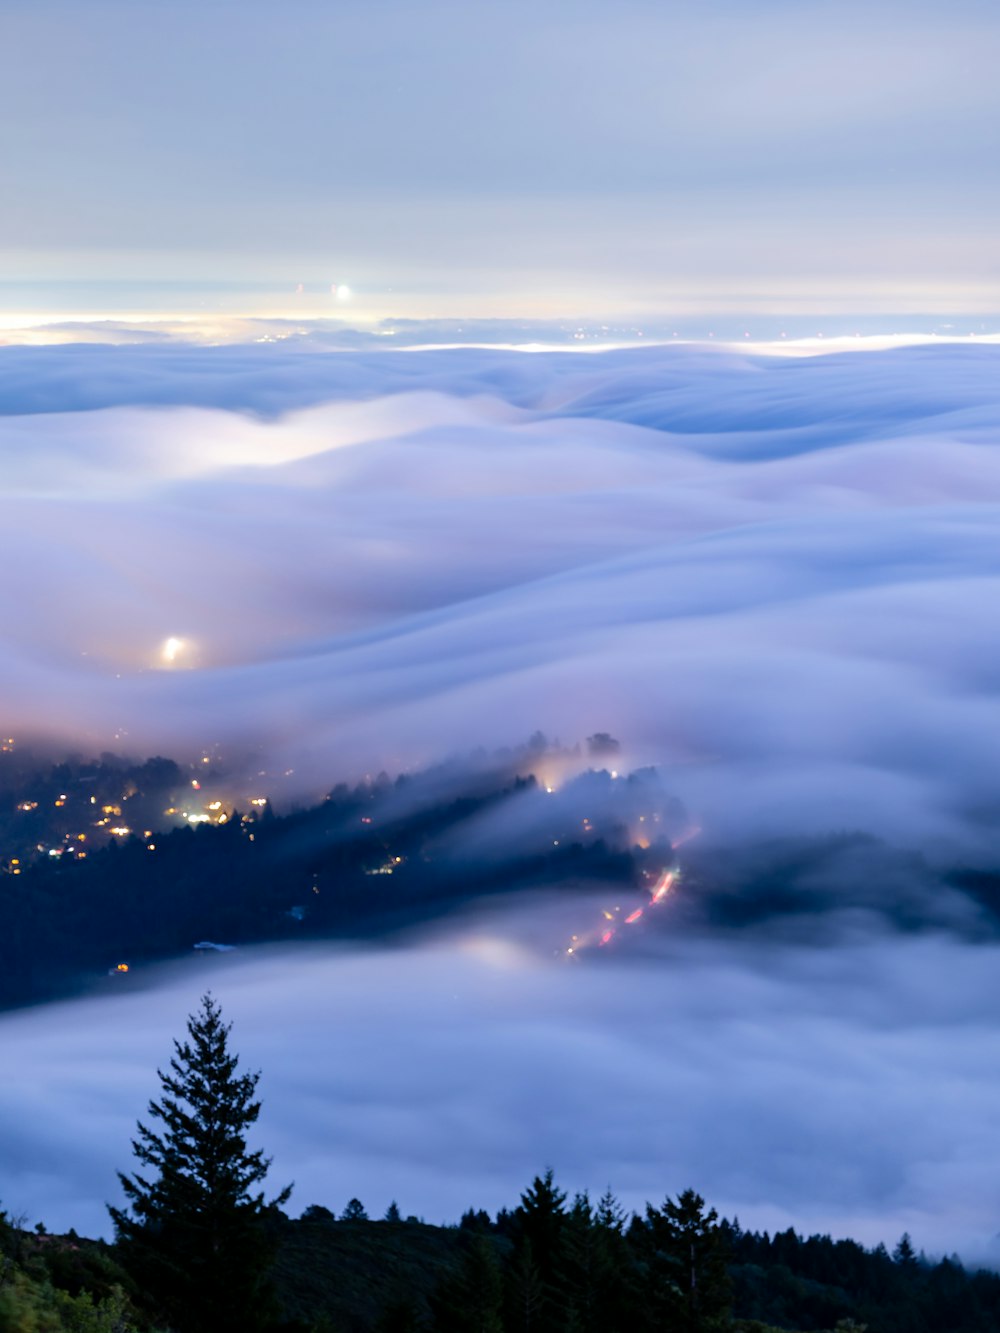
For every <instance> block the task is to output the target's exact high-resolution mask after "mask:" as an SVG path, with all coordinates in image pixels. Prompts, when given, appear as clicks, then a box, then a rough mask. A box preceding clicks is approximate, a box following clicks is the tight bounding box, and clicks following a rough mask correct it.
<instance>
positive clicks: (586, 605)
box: [0, 338, 1000, 1257]
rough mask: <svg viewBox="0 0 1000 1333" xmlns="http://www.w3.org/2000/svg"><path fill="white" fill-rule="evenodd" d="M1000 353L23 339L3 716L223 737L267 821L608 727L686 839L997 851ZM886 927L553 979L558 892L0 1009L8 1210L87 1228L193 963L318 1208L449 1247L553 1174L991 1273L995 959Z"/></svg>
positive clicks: (1, 357) (973, 948)
mask: <svg viewBox="0 0 1000 1333" xmlns="http://www.w3.org/2000/svg"><path fill="white" fill-rule="evenodd" d="M998 370H1000V348H997V347H993V346H974V345H965V346H962V345H941V346H924V347H898V348H895V349H888V350H882V351H871V352H863V351H857V352H843V353H838V354H835V355H829V356H823V357H819V356H817V357H800V358H780V357H773V356H766V355H761V354H751V353H749V352H743V351H735V350H727V349H724V348H705V347H695V346H687V347H679V346H675V347H649V348H643V349H625V350H617V351H613V350H612V351H605V352H601V353H596V354H591V355H575V354H572V353H566V352H563V353H557V352H538V353H526V352H516V351H511V350H504V349H497V348H477V347H464V348H451V349H437V350H423V351H398V352H388V351H377V350H360V351H345V350H341V351H338V352H335V353H331V352H330V351H329V350H327V349H324V347H323V346H322V344H321V343H320V344H317V343H315V342H311V341H310V340H309V339H308V338H306V339H303V340H299V341H296V340H294V339H292V340H289V341H288V342H287V343H284V342H283V343H278V344H270V343H269V344H264V345H260V346H250V347H246V346H224V347H192V346H187V347H186V346H156V345H147V346H125V347H102V346H88V347H74V346H68V347H43V348H30V347H8V348H0V414H2V415H0V510H2V522H0V615H2V619H3V626H4V634H3V638H2V642H0V699H2V701H3V711H4V717H3V719H0V722H2V727H3V729H4V730H3V734H4V735H5V736H7V735H13V736H15V737H16V740H17V744H18V745H20V744H21V743H22V742H28V741H31V740H32V739H33V738H34V739H37V738H40V737H45V738H48V739H49V740H50V741H51V742H52V743H53V744H54V745H55V746H56V747H62V748H67V747H73V748H76V749H78V750H80V751H83V752H90V753H94V752H97V751H99V750H103V749H111V750H117V751H123V750H127V751H128V752H130V753H132V754H135V755H138V756H144V755H146V754H149V753H155V752H161V753H167V754H169V755H171V756H173V757H175V758H178V759H183V758H185V757H188V756H189V755H190V754H197V753H199V752H200V751H201V749H202V748H203V747H206V746H215V747H218V749H219V752H220V753H222V754H223V755H228V756H230V757H231V758H232V760H233V762H235V761H236V757H238V756H239V755H245V756H248V757H249V758H248V762H250V764H251V771H252V772H253V773H254V776H255V785H257V786H261V785H263V786H266V787H267V790H268V794H270V795H271V796H272V797H273V798H275V799H276V801H277V802H278V803H279V804H280V803H281V802H283V801H284V802H286V803H287V802H290V801H293V800H301V799H306V798H307V797H311V796H315V795H317V794H319V793H321V792H322V791H324V790H326V789H328V788H329V787H330V786H331V785H332V784H333V782H335V781H337V780H340V779H345V780H348V781H350V780H355V779H357V778H359V777H361V776H363V775H364V774H365V773H375V772H377V771H378V770H380V769H385V770H387V771H388V772H389V773H398V772H401V771H405V770H408V769H412V768H416V767H419V766H422V765H426V764H431V763H434V762H436V761H438V760H440V759H442V758H444V757H448V756H454V755H456V754H461V753H463V752H466V751H468V750H470V749H472V748H473V747H477V746H482V747H486V748H487V749H489V748H491V747H496V746H503V745H509V744H514V743H517V742H519V741H522V740H524V739H525V738H526V737H527V736H528V735H529V734H531V733H532V732H534V731H536V729H541V730H543V731H544V732H546V733H547V734H548V735H549V736H550V737H558V738H560V739H561V740H562V741H564V742H567V743H572V742H574V741H576V740H578V739H579V738H581V737H585V736H588V735H590V734H592V733H594V732H597V731H602V732H611V733H613V734H614V735H615V736H616V737H617V738H618V739H619V740H620V741H621V743H622V746H623V754H622V760H621V763H622V766H623V767H624V766H634V765H636V764H641V763H656V764H658V765H659V766H660V767H661V769H662V771H663V773H664V775H665V780H666V782H667V785H668V788H669V789H670V790H671V791H673V792H675V793H676V795H677V797H678V798H679V799H680V800H681V801H682V802H683V803H684V806H685V808H686V809H687V810H688V811H690V812H691V817H692V819H693V820H695V821H696V822H697V823H698V824H699V825H700V827H701V828H702V829H703V834H702V837H703V839H705V840H706V841H707V842H708V843H711V842H713V841H715V842H720V843H725V842H726V841H730V840H733V839H739V838H747V839H751V840H753V839H759V838H761V837H765V836H769V835H775V834H778V835H786V834H794V835H799V834H811V833H817V834H824V833H827V832H830V831H831V830H864V831H867V832H871V833H874V834H877V835H880V836H883V837H886V838H888V839H889V840H891V841H892V842H893V843H895V844H896V845H898V846H901V847H903V848H922V849H926V850H928V851H929V852H930V853H931V854H932V855H934V856H938V855H941V856H945V857H947V858H950V860H951V862H952V863H954V862H955V861H963V860H964V861H970V860H976V861H979V862H981V863H993V864H995V863H996V834H995V827H996V815H997V811H998V809H1000V766H998V764H997V754H998V753H1000V709H998V707H997V694H998V689H1000V651H998V650H1000V621H998V618H997V616H996V615H995V613H994V606H995V605H996V603H997V598H998V595H1000V542H998V540H997V533H998V530H1000V445H998V440H1000V375H998ZM259 774H260V775H262V776H260V777H258V775H259ZM856 887H857V886H852V890H853V889H856ZM878 894H879V884H878V883H877V882H876V883H874V884H868V885H865V886H864V893H857V892H853V891H852V893H851V894H850V895H849V897H850V899H851V901H852V902H858V901H863V900H864V901H870V900H871V899H873V898H874V899H876V900H877V898H878ZM573 910H575V909H573V908H572V905H568V906H567V907H565V908H560V912H568V913H569V914H570V915H572V911H573ZM588 910H589V909H588ZM876 917H877V913H876V914H874V915H873V916H872V917H871V918H860V917H859V918H858V920H857V921H856V923H855V928H854V929H848V928H847V927H846V926H844V925H843V923H841V925H840V926H838V929H837V931H836V932H835V933H831V935H830V938H829V939H826V940H824V939H823V938H822V932H819V933H818V936H817V934H815V933H814V934H813V935H812V936H811V937H810V939H809V942H805V941H804V939H803V940H799V942H798V943H796V942H794V940H792V939H791V938H790V937H788V936H787V935H786V936H784V937H779V936H777V935H771V936H764V935H760V934H753V933H751V932H745V933H740V932H736V933H733V932H729V933H727V934H725V935H723V934H721V933H717V934H715V935H713V933H712V932H711V931H710V930H705V931H702V932H700V933H699V932H686V933H684V932H676V933H672V932H671V929H670V917H669V913H665V914H663V916H662V917H661V918H660V922H661V924H659V925H658V927H657V928H656V929H655V930H652V931H649V932H646V930H645V928H644V929H643V932H642V933H641V935H639V936H638V937H637V940H636V941H631V940H630V942H629V946H628V947H627V948H621V949H617V948H616V949H615V950H608V951H604V952H602V953H601V954H599V955H596V956H594V957H591V958H588V959H586V960H583V961H581V964H580V965H579V966H577V967H573V966H569V965H566V964H565V963H558V962H556V961H555V959H554V958H553V949H554V948H557V947H558V946H559V945H560V944H562V943H564V941H565V938H566V933H567V929H568V928H569V927H570V925H571V922H570V921H569V920H568V919H567V920H558V921H554V920H553V918H552V913H551V910H550V909H549V908H548V907H545V906H544V905H540V904H536V905H533V906H532V907H531V908H529V907H527V906H522V907H519V908H517V909H516V911H515V910H514V909H510V910H509V911H501V910H500V909H496V910H495V911H494V913H493V915H492V916H491V917H489V918H483V919H481V920H465V921H463V922H459V923H452V924H451V925H449V926H447V927H446V928H445V927H442V928H441V929H440V930H439V932H438V933H436V934H426V935H422V936H414V937H410V938H408V939H407V940H404V941H397V942H396V943H395V944H393V945H392V946H391V947H390V946H388V945H386V946H381V947H375V946H372V947H369V948H366V949H364V950H361V949H358V950H353V951H352V950H348V949H346V948H337V947H333V946H330V947H327V948H323V947H320V946H314V947H312V948H309V949H306V948H303V949H299V950H295V951H281V952H279V951H266V950H261V951H257V952H254V951H248V952H245V953H244V952H239V953H236V954H233V955H229V956H226V957H219V958H215V959H207V960H206V959H192V960H189V961H188V962H185V963H183V964H177V965H176V966H175V967H174V968H166V969H164V970H162V971H160V972H157V973H155V974H151V975H149V976H147V977H145V978H139V981H140V984H138V985H136V984H134V983H135V981H136V978H135V977H130V978H129V981H128V983H127V985H126V987H125V988H124V989H122V990H119V991H118V992H113V993H108V994H105V995H98V996H95V997H92V998H88V999H86V1000H81V1001H79V1002H76V1003H72V1004H60V1005H53V1006H49V1007H46V1008H41V1009H38V1010H32V1011H24V1012H20V1013H16V1014H10V1015H7V1016H6V1017H3V1018H0V1034H2V1043H3V1049H4V1052H5V1068H7V1069H13V1070H16V1071H17V1074H18V1076H17V1078H16V1079H14V1078H7V1079H5V1080H3V1083H2V1086H0V1128H2V1133H0V1199H2V1202H3V1204H4V1206H6V1207H8V1208H10V1209H12V1210H14V1211H20V1210H22V1209H23V1210H25V1211H27V1213H28V1214H29V1215H30V1216H31V1217H32V1218H35V1217H41V1218H43V1219H44V1220H45V1222H46V1224H47V1225H49V1226H52V1227H63V1226H70V1225H74V1226H76V1227H77V1229H78V1230H81V1231H95V1230H99V1229H101V1227H102V1225H103V1222H102V1213H101V1208H100V1202H101V1200H102V1199H113V1198H114V1197H115V1180H114V1169H115V1167H116V1166H118V1167H126V1166H128V1153H129V1150H128V1139H129V1131H130V1125H131V1124H132V1122H133V1121H134V1119H135V1117H136V1116H137V1115H138V1114H140V1113H141V1111H142V1109H143V1106H144V1103H145V1100H146V1099H147V1097H148V1096H149V1095H150V1094H151V1093H152V1092H153V1091H155V1086H156V1082H155V1073H154V1067H155V1064H156V1063H157V1062H161V1063H162V1062H163V1061H164V1060H165V1059H166V1058H167V1056H168V1055H169V1047H170V1038H171V1037H172V1036H173V1035H175V1034H177V1033H178V1032H179V1031H180V1029H181V1027H182V1024H183V1020H184V1016H185V1014H186V1013H187V1012H188V1011H189V1010H190V1009H192V1008H193V1007H194V1005H195V1004H196V1002H197V998H198V994H199V992H200V990H201V989H202V988H203V987H204V986H205V985H206V984H211V985H212V986H213V988H214V989H215V990H216V992H217V994H218V995H219V997H220V998H221V1000H222V1002H223V1004H224V1006H225V1008H226V1011H227V1013H228V1015H229V1016H230V1017H232V1018H233V1019H234V1021H235V1023H236V1032H237V1044H238V1046H239V1047H240V1049H241V1050H243V1051H245V1053H246V1055H247V1057H248V1059H249V1060H250V1061H251V1062H252V1063H253V1064H254V1065H259V1066H260V1067H261V1068H262V1069H263V1070H264V1083H263V1085H262V1086H263V1092H264V1096H265V1102H266V1105H265V1112H264V1116H263V1118H262V1121H261V1139H262V1142H264V1143H265V1145H266V1146H267V1147H268V1149H269V1150H270V1151H272V1152H273V1153H274V1157H275V1179H276V1183H277V1184H278V1185H280V1184H282V1183H283V1182H284V1181H285V1180H287V1179H289V1178H294V1179H295V1180H296V1181H297V1182H298V1183H297V1191H296V1196H295V1197H296V1200H297V1202H298V1204H299V1205H300V1206H305V1205H307V1204H309V1203H312V1202H318V1203H324V1204H327V1205H328V1206H331V1207H335V1208H336V1207H342V1206H343V1203H344V1202H346V1200H347V1199H348V1198H349V1197H350V1196H351V1195H358V1196H359V1197H361V1198H362V1199H363V1200H364V1201H365V1202H366V1203H367V1204H368V1205H369V1207H370V1209H371V1210H372V1211H376V1212H380V1211H381V1210H383V1209H384V1208H385V1206H386V1205H387V1204H388V1202H389V1200H390V1199H391V1198H393V1197H395V1198H396V1199H398V1201H399V1204H400V1206H401V1207H402V1209H403V1211H404V1213H409V1212H414V1213H417V1214H422V1215H424V1216H426V1217H428V1219H434V1220H437V1219H443V1218H455V1217H457V1215H458V1214H459V1213H460V1212H461V1211H462V1210H463V1209H464V1208H465V1207H468V1206H470V1205H476V1206H484V1207H488V1208H491V1209H493V1208H496V1207H499V1206H501V1205H503V1204H511V1203H512V1202H514V1201H515V1199H516V1196H517V1192H518V1190H519V1189H520V1188H521V1187H522V1186H523V1184H524V1183H525V1182H526V1181H527V1180H528V1179H529V1177H530V1176H531V1174H532V1173H533V1172H535V1171H537V1170H539V1169H540V1168H543V1167H544V1166H546V1165H551V1166H553V1168H554V1169H555V1170H556V1171H557V1173H558V1175H559V1177H560V1179H561V1180H562V1182H563V1184H564V1185H566V1186H567V1187H569V1188H572V1189H575V1188H581V1187H584V1186H586V1187H589V1188H590V1189H591V1190H593V1191H601V1190H603V1189H604V1187H605V1186H606V1185H608V1184H611V1185H612V1187H613V1188H615V1189H616V1190H618V1191H619V1192H620V1194H621V1195H622V1197H623V1199H624V1200H625V1201H626V1202H627V1203H628V1204H630V1205H636V1206H637V1205H639V1204H640V1203H641V1202H642V1201H643V1200H644V1199H645V1198H647V1197H657V1196H661V1195H662V1194H663V1193H665V1192H668V1191H670V1192H674V1191H676V1190H678V1189H682V1188H684V1187H685V1186H687V1185H689V1184H692V1185H694V1186H696V1187H697V1188H698V1189H700V1190H701V1191H702V1192H703V1193H705V1194H706V1195H707V1196H708V1197H710V1198H711V1200H712V1201H713V1202H714V1203H715V1204H716V1205H717V1206H719V1207H720V1209H722V1210H723V1211H725V1212H727V1213H729V1214H730V1215H732V1214H738V1215H739V1217H740V1219H741V1221H743V1222H744V1223H745V1224H747V1225H754V1226H766V1227H769V1228H773V1227H776V1226H784V1225H786V1224H794V1225H796V1226H798V1227H802V1228H805V1229H807V1230H808V1229H814V1228H816V1229H822V1230H831V1231H834V1232H837V1233H845V1234H852V1235H855V1236H857V1237H859V1238H861V1239H865V1240H869V1241H875V1240H878V1239H885V1240H887V1241H890V1242H891V1241H892V1240H893V1239H894V1238H895V1237H897V1236H898V1234H899V1233H900V1232H901V1231H902V1230H904V1229H908V1230H910V1231H911V1232H912V1234H913V1235H914V1238H915V1240H916V1242H917V1244H918V1245H923V1246H925V1247H927V1249H928V1250H935V1249H948V1250H951V1249H958V1250H960V1251H961V1252H962V1253H963V1254H966V1255H968V1256H972V1257H979V1256H981V1255H984V1254H989V1253H993V1252H994V1250H993V1247H994V1243H995V1241H994V1238H995V1235H996V1232H997V1230H998V1226H1000V1208H998V1205H997V1199H998V1197H1000V1136H998V1135H997V1132H996V1128H997V1125H998V1124H1000V1083H998V1081H997V1078H996V1069H997V1055H998V1049H997V1048H998V1035H997V1026H996V1015H997V1012H998V1010H997V998H998V996H997V991H998V988H1000V981H998V977H1000V970H998V967H997V963H998V959H997V956H996V954H997V949H996V944H995V942H993V943H989V942H981V943H978V944H972V943H969V942H968V941H967V940H965V939H963V938H962V937H961V936H960V934H958V933H952V934H942V933H937V932H936V930H935V929H932V928H930V927H929V926H927V928H925V929H923V930H922V931H917V930H910V931H909V932H906V931H902V930H899V931H897V930H894V929H890V928H889V927H888V926H886V925H885V924H884V923H883V924H882V925H881V926H875V925H874V924H872V922H873V921H874V920H875V919H876ZM866 920H867V924H865V922H866Z"/></svg>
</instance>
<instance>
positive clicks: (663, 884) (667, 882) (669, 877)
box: [652, 870, 674, 903]
mask: <svg viewBox="0 0 1000 1333" xmlns="http://www.w3.org/2000/svg"><path fill="white" fill-rule="evenodd" d="M673 883H674V872H673V871H672V870H665V871H664V872H663V875H662V876H661V878H660V882H659V884H657V886H656V888H655V889H654V890H653V899H652V900H653V902H654V903H658V902H662V900H663V899H664V898H665V897H666V896H667V894H668V893H669V892H670V890H671V888H672V887H673Z"/></svg>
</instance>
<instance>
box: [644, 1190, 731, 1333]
mask: <svg viewBox="0 0 1000 1333" xmlns="http://www.w3.org/2000/svg"><path fill="white" fill-rule="evenodd" d="M718 1217H719V1215H718V1213H717V1212H716V1211H715V1209H714V1208H712V1209H710V1210H709V1211H708V1212H706V1211H705V1200H704V1199H703V1198H702V1197H701V1195H700V1194H696V1193H695V1191H694V1190H691V1189H688V1190H684V1192H683V1193H682V1194H679V1195H678V1196H677V1201H676V1203H675V1202H674V1200H673V1199H669V1198H668V1199H665V1200H664V1203H663V1207H662V1208H653V1207H651V1206H650V1205H649V1204H647V1205H646V1226H647V1228H648V1235H649V1237H650V1240H651V1242H652V1249H653V1255H652V1262H651V1263H650V1267H649V1274H650V1279H651V1283H652V1289H651V1291H650V1297H651V1305H652V1306H653V1308H654V1309H657V1310H658V1312H659V1313H660V1315H661V1317H662V1318H663V1320H664V1322H665V1323H666V1324H667V1325H668V1326H669V1327H670V1328H671V1329H675V1330H677V1333H701V1330H705V1329H712V1328H717V1327H719V1325H720V1323H721V1322H722V1320H723V1318H724V1316H725V1314H726V1312H727V1309H728V1306H729V1299H730V1286H729V1278H728V1276H727V1273H726V1256H725V1251H724V1237H723V1235H722V1233H721V1228H720V1227H719V1226H718Z"/></svg>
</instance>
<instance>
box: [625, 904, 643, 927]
mask: <svg viewBox="0 0 1000 1333" xmlns="http://www.w3.org/2000/svg"><path fill="white" fill-rule="evenodd" d="M641 916H642V908H641V907H637V908H636V909H635V911H634V912H630V913H629V915H628V916H627V917H626V918H625V924H626V926H631V925H633V924H634V923H635V922H636V921H638V920H639V918H640V917H641Z"/></svg>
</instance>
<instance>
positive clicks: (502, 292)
mask: <svg viewBox="0 0 1000 1333" xmlns="http://www.w3.org/2000/svg"><path fill="white" fill-rule="evenodd" d="M998 57H1000V11H998V10H997V8H996V6H994V5H988V4H985V3H979V2H978V0H956V3H953V4H951V5H949V6H948V7H947V8H946V7H945V6H943V5H927V4H920V3H906V4H904V3H897V2H896V0H888V2H887V3H881V4H874V5H871V4H869V5H860V4H856V3H853V0H846V2H840V0H838V3H829V2H822V3H821V2H816V0H798V2H797V3H789V2H788V0H761V2H760V3H748V2H746V0H744V2H743V3H740V4H735V3H701V4H695V3H677V2H676V0H674V2H671V0H665V2H662V0H661V3H656V4H654V3H646V2H645V0H625V3H616V4H613V5H612V4H609V3H604V4H597V3H590V2H589V0H573V3H568V2H567V0H551V2H550V3H535V4H531V5H529V4H527V3H522V2H521V0H512V2H511V3H504V4H493V3H490V4H484V3H464V4H455V3H442V2H440V0H429V2H428V3H423V4H413V3H410V4H403V3H398V2H397V0H381V2H380V3H377V4H372V3H368V4H361V3H353V2H352V0H338V2H337V3H320V0H282V3H277V2H276V0H240V2H239V3H231V2H230V0H215V2H214V3H212V2H211V0H208V2H206V0H198V2H197V3H191V0H172V2H171V3H170V4H169V5H167V4H155V3H150V2H146V3H141V2H138V0H88V3H87V4H86V5H83V4H80V3H79V0H64V2H60V0H32V3H30V4H28V3H21V2H20V0H0V191H2V197H3V201H4V202H3V209H2V210H0V280H5V281H8V282H9V281H11V280H14V279H24V278H27V279H35V278H50V279H53V278H54V279H58V280H60V281H62V280H67V279H73V280H75V281H78V282H79V281H86V282H87V283H89V284H94V285H95V286H94V290H95V292H96V291H99V289H100V284H101V283H102V282H103V281H104V280H106V279H115V278H118V279H128V280H131V281H133V282H134V283H135V288H134V292H133V296H134V295H135V292H139V293H141V292H142V291H143V290H144V284H146V283H151V282H152V281H154V280H156V279H161V280H162V279H168V280H172V279H175V278H178V279H187V280H193V281H195V282H203V283H217V282H235V283H237V284H242V283H244V282H246V283H249V282H250V281H253V282H254V283H258V284H259V283H264V284H265V285H266V284H273V285H274V293H275V294H274V296H273V298H272V297H268V298H267V301H265V302H264V304H267V303H268V302H270V305H269V306H268V308H269V309H274V308H276V307H275V302H276V303H277V307H279V308H280V306H281V302H282V301H283V300H284V299H285V294H286V293H290V292H293V291H294V288H295V284H297V283H298V282H303V283H305V284H306V285H307V287H311V288H313V289H315V290H316V291H328V287H329V284H330V283H332V282H340V283H345V282H347V283H350V284H351V286H352V288H353V289H354V291H355V293H356V298H355V299H356V307H355V308H356V313H357V314H358V316H359V317H363V316H364V315H365V314H366V313H369V314H387V313H404V314H414V315H436V314H452V313H455V312H457V311H467V312H468V313H470V314H491V313H495V314H513V313H517V314H525V315H530V314H538V315H553V314H557V313H567V314H572V313H577V312H582V311H589V312H591V313H599V312H601V311H607V312H616V313H621V312H626V311H630V310H635V311H644V310H645V311H649V310H664V309H665V310H668V311H669V310H672V309H678V310H681V309H706V310H711V309H733V308H747V309H779V308H780V309H789V310H801V309H803V308H807V309H810V310H812V309H816V310H819V311H823V310H836V311H844V310H855V309H856V310H858V311H865V312H871V311H873V310H879V309H891V310H899V309H913V310H949V311H952V310H975V311H986V310H989V311H995V310H997V309H998V308H1000V295H998V288H1000V274H998V271H997V260H996V246H995V240H994V230H995V227H994V220H995V217H996V215H997V206H998V204H1000V190H998V187H997V168H996V161H997V152H996V145H995V139H996V131H997V125H998V124H1000V91H998V85H997V81H996V78H995V69H996V66H997V60H998ZM389 289H391V290H389ZM149 290H150V292H151V294H150V297H149V302H148V304H149V305H150V306H153V305H155V304H156V301H157V300H159V299H160V298H159V297H157V296H155V294H154V293H152V289H149ZM56 293H57V294H56V295H55V296H51V297H50V296H44V297H39V300H40V301H47V300H50V299H51V300H52V301H53V302H54V303H55V304H58V302H59V300H60V299H61V298H60V297H59V295H58V288H57V289H56ZM240 293H241V294H240V295H238V296H237V297H235V298H227V299H228V300H230V303H231V304H235V306H236V307H239V308H242V309H244V310H245V311H246V312H251V311H252V310H253V309H254V307H255V303H260V302H261V300H262V298H261V297H260V295H259V293H258V294H256V295H255V294H254V292H253V291H252V290H251V289H250V288H249V287H247V289H246V290H245V291H243V289H240ZM96 299H99V298H98V297H95V300H96ZM115 299H116V298H115V297H114V296H113V295H109V296H108V297H107V301H108V303H110V304H111V305H113V304H114V301H115ZM140 304H141V301H140ZM175 304H176V303H175Z"/></svg>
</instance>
